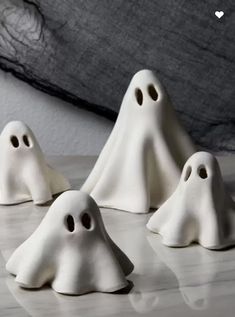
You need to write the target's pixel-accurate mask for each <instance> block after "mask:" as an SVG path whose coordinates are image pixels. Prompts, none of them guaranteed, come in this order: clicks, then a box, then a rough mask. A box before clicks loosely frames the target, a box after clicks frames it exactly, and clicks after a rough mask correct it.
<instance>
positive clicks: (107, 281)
mask: <svg viewBox="0 0 235 317" xmlns="http://www.w3.org/2000/svg"><path fill="white" fill-rule="evenodd" d="M6 269H7V270H8V271H9V272H10V273H11V274H13V275H16V282H17V283H19V285H20V286H22V287H24V288H40V287H42V286H43V285H45V284H50V285H51V287H52V288H53V289H54V290H55V291H56V292H58V293H63V294H70V295H79V294H84V293H88V292H93V291H98V292H114V291H117V290H120V289H122V288H124V287H126V286H127V285H128V282H127V280H126V278H125V275H128V274H130V273H131V271H132V270H133V264H132V263H131V262H130V260H129V259H128V258H127V256H126V255H125V254H124V253H123V252H122V251H121V250H120V249H119V248H118V247H117V246H116V244H115V243H114V242H113V241H112V240H111V238H110V237H109V236H108V234H107V232H106V230H105V228H104V224H103V221H102V218H101V214H100V211H99V208H98V206H97V205H96V203H95V201H94V200H93V199H92V198H91V197H90V196H89V195H87V194H86V193H82V192H79V191H75V190H73V191H67V192H65V193H63V194H62V195H61V196H59V198H57V199H56V200H55V202H54V203H53V204H52V206H51V207H50V209H49V211H48V213H47V214H46V216H45V218H44V219H43V220H42V222H41V224H40V225H39V227H38V228H37V229H36V231H35V232H34V233H33V234H32V235H31V236H30V237H29V238H28V239H27V240H26V241H25V242H24V243H23V244H22V245H20V246H19V247H18V248H17V249H16V251H15V252H14V253H13V254H12V256H11V257H10V259H9V260H8V262H7V264H6Z"/></svg>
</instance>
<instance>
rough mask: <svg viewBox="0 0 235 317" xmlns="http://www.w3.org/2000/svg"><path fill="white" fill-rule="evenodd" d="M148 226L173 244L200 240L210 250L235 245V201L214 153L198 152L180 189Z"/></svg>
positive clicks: (186, 166)
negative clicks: (224, 180)
mask: <svg viewBox="0 0 235 317" xmlns="http://www.w3.org/2000/svg"><path fill="white" fill-rule="evenodd" d="M147 228H148V229H149V230H151V231H153V232H155V233H159V234H160V235H161V236H162V242H163V244H165V245H167V246H170V247H183V246H188V245H189V244H190V243H191V242H198V243H199V244H201V245H202V246H203V247H205V248H208V249H222V248H224V247H228V246H231V245H233V244H235V203H234V201H233V200H232V198H231V197H230V196H229V195H228V193H227V192H226V190H225V187H224V184H223V180H222V176H221V171H220V168H219V164H218V162H217V160H216V158H215V157H214V156H213V155H211V154H209V153H207V152H197V153H195V154H194V155H192V156H191V157H190V158H189V159H188V161H187V162H186V164H185V166H184V168H183V171H182V176H181V179H180V182H179V184H178V187H177V189H176V190H175V192H174V193H173V194H172V196H171V197H170V198H169V199H168V200H167V201H166V202H165V203H164V204H163V205H162V206H161V207H160V208H159V209H158V210H157V211H156V212H155V213H154V214H153V216H152V217H151V218H150V219H149V221H148V223H147Z"/></svg>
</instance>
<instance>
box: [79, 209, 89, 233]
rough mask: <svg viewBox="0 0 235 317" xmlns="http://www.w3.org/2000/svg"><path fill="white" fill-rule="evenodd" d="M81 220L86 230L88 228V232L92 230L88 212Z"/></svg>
mask: <svg viewBox="0 0 235 317" xmlns="http://www.w3.org/2000/svg"><path fill="white" fill-rule="evenodd" d="M80 219H81V223H82V225H83V227H84V228H86V229H87V230H90V229H92V219H91V216H90V215H89V214H88V213H87V212H85V213H83V214H82V215H81V218H80Z"/></svg>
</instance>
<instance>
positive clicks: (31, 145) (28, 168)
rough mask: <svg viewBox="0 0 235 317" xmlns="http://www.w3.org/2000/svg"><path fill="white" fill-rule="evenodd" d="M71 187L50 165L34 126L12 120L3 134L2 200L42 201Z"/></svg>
mask: <svg viewBox="0 0 235 317" xmlns="http://www.w3.org/2000/svg"><path fill="white" fill-rule="evenodd" d="M69 188H70V185H69V183H68V181H67V180H66V179H65V178H64V176H63V175H61V174H60V173H59V172H57V171H55V170H54V169H53V168H51V167H50V166H48V165H47V163H46V161H45V158H44V155H43V153H42V150H41V148H40V146H39V144H38V142H37V140H36V138H35V136H34V134H33V132H32V131H31V129H30V128H29V127H28V126H27V125H26V124H24V123H23V122H20V121H12V122H9V123H8V124H7V125H6V126H5V128H4V129H3V131H2V133H1V135H0V204H2V205H12V204H19V203H22V202H26V201H31V200H32V201H33V202H34V204H38V205H40V204H44V203H46V202H48V201H50V200H51V199H52V196H53V195H55V194H59V193H61V192H64V191H66V190H68V189H69Z"/></svg>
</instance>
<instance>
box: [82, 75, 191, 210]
mask: <svg viewBox="0 0 235 317" xmlns="http://www.w3.org/2000/svg"><path fill="white" fill-rule="evenodd" d="M194 152H195V151H194V146H193V145H192V143H191V141H190V139H189V137H188V135H187V134H186V133H185V131H184V130H183V129H182V127H181V125H180V124H179V122H178V120H177V118H176V114H175V112H174V109H173V107H172V105H171V102H170V100H169V98H168V95H167V93H166V91H165V89H164V88H163V86H162V84H161V83H160V82H159V80H158V79H157V78H156V76H155V75H154V73H153V72H152V71H150V70H141V71H139V72H138V73H137V74H135V75H134V77H133V78H132V80H131V82H130V85H129V87H128V89H127V91H126V93H125V96H124V98H123V102H122V105H121V108H120V113H119V116H118V118H117V121H116V124H115V126H114V128H113V131H112V133H111V135H110V137H109V139H108V141H107V143H106V144H105V146H104V148H103V150H102V152H101V154H100V156H99V158H98V160H97V162H96V164H95V166H94V168H93V170H92V172H91V174H90V175H89V177H88V179H87V180H86V182H85V184H84V185H83V186H82V188H81V190H82V191H84V192H87V193H89V194H90V195H91V196H92V197H93V198H94V199H95V200H96V202H97V203H98V205H99V206H101V207H110V208H115V209H121V210H125V211H129V212H134V213H147V212H148V211H149V209H150V208H157V207H159V206H160V205H161V204H162V203H163V202H164V201H165V200H166V199H167V198H168V197H169V196H170V194H171V193H172V192H173V191H174V189H175V187H176V186H177V183H178V181H179V178H180V174H181V170H182V168H183V165H184V163H185V162H186V160H187V159H188V157H189V156H190V155H191V154H192V153H194Z"/></svg>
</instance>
